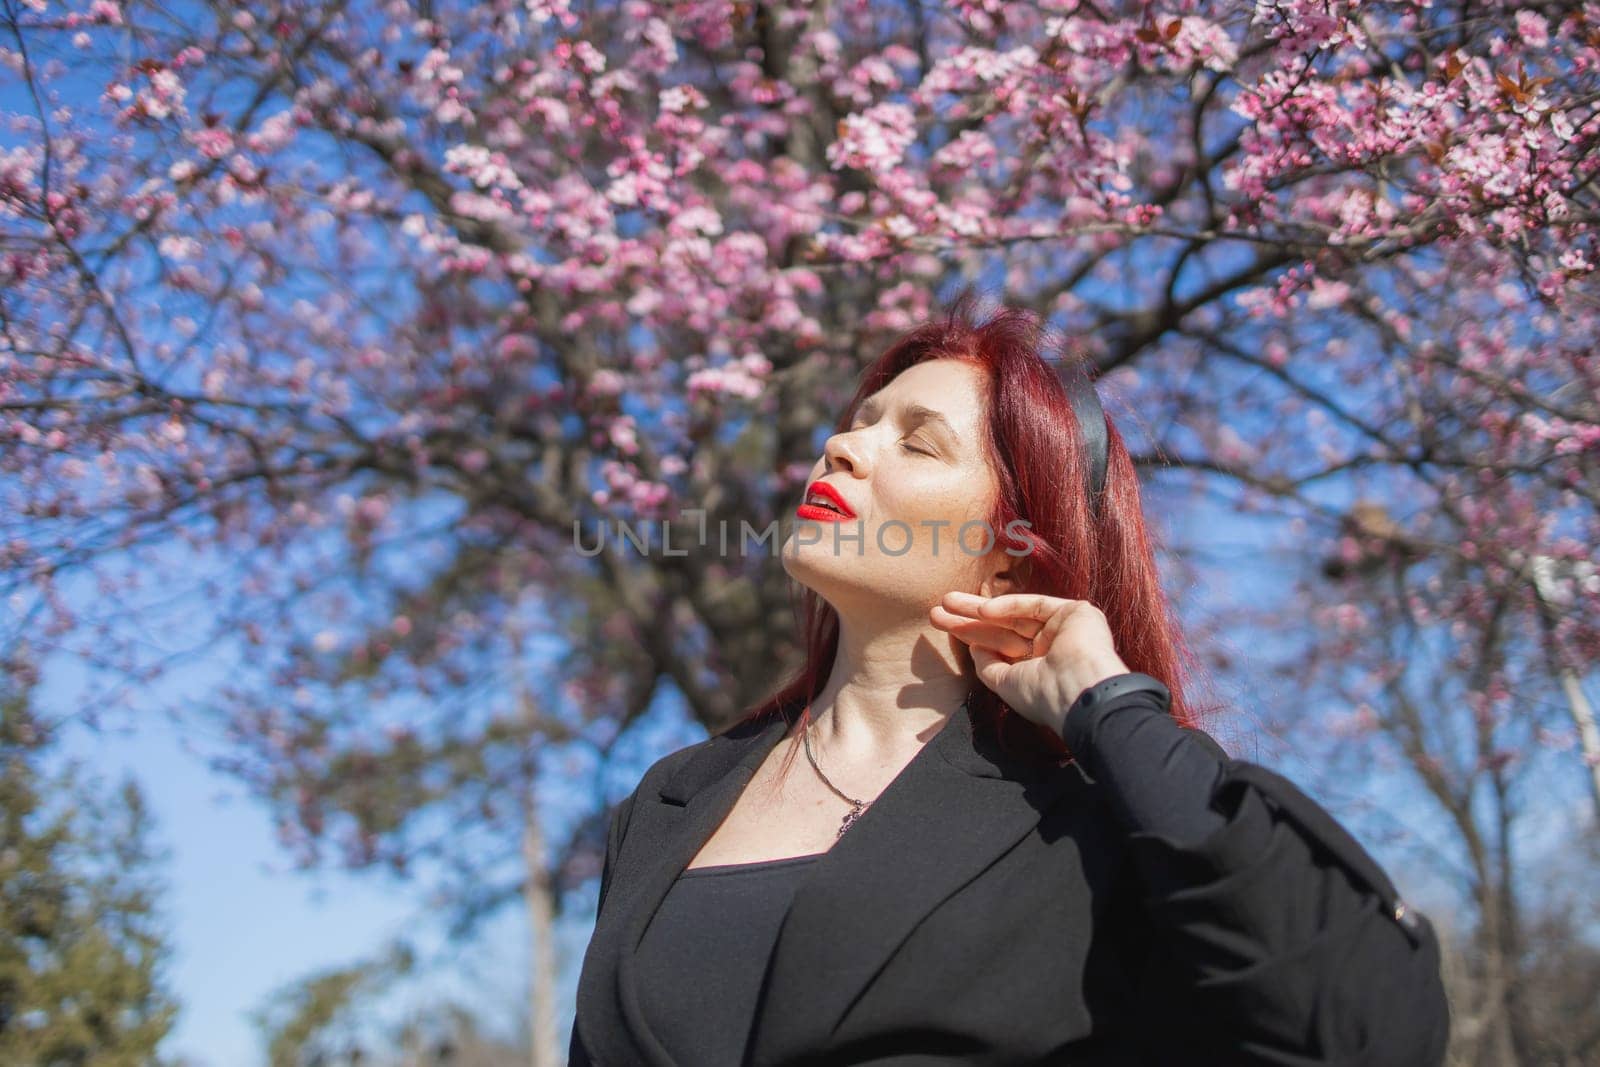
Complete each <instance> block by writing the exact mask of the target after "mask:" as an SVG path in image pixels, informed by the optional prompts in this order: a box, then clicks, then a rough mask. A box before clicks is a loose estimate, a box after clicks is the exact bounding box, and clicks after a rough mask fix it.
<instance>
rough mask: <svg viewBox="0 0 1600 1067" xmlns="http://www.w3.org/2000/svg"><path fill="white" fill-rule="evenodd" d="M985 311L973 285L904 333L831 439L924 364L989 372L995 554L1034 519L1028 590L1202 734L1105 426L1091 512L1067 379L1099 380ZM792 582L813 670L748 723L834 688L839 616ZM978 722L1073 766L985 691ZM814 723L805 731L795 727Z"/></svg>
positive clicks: (1024, 313) (1176, 640)
mask: <svg viewBox="0 0 1600 1067" xmlns="http://www.w3.org/2000/svg"><path fill="white" fill-rule="evenodd" d="M978 299H979V298H978V294H977V293H976V291H975V290H974V289H973V288H972V287H971V286H968V287H966V288H964V289H963V290H962V291H961V292H960V294H959V295H958V296H957V297H956V298H955V300H954V301H952V302H951V303H950V304H949V305H948V306H947V308H946V310H945V313H944V314H943V315H942V316H941V317H939V318H936V319H934V320H932V321H929V322H926V323H924V324H922V325H920V326H917V327H915V328H913V329H912V330H910V331H908V332H907V333H905V334H903V335H902V336H901V337H900V338H899V339H898V340H897V341H896V342H895V343H894V344H893V345H891V346H890V347H889V348H888V349H887V350H886V351H885V352H884V353H883V354H882V355H881V356H879V357H878V358H877V359H876V360H875V361H873V363H872V364H871V365H869V366H868V367H867V368H866V370H865V371H864V372H863V374H862V377H861V381H860V384H859V385H858V386H857V388H856V391H855V395H854V396H853V397H852V398H851V400H850V403H849V404H848V406H847V407H846V408H845V410H844V412H843V413H842V414H841V415H840V416H839V419H838V421H837V423H836V424H835V431H836V432H839V433H843V432H845V431H847V430H848V429H849V427H850V426H851V424H852V423H853V421H854V419H855V413H856V408H857V407H858V406H859V405H860V404H861V402H862V401H863V400H865V399H866V398H867V397H869V396H871V395H872V394H873V393H875V392H877V391H878V390H879V389H881V388H883V387H884V385H886V384H887V383H888V382H890V381H891V380H893V379H894V378H895V376H897V375H898V374H900V373H901V372H902V371H904V370H906V369H907V368H908V367H912V366H915V365H916V364H918V363H921V362H923V361H924V360H930V359H960V360H965V361H967V362H969V363H973V364H976V365H977V366H979V367H981V368H983V370H984V371H985V375H984V377H985V379H986V381H987V397H986V409H987V414H988V420H987V421H988V431H989V432H988V435H987V440H986V442H985V446H984V447H985V451H986V453H987V457H988V461H989V466H990V468H991V470H992V471H993V473H994V477H995V480H996V484H997V486H998V490H999V492H998V494H997V498H996V502H995V505H994V511H993V513H992V514H991V515H990V516H989V519H988V522H989V529H991V530H995V531H997V535H996V543H997V544H1001V545H1003V544H1007V543H1009V544H1012V545H1013V546H1015V544H1016V542H1015V541H1009V542H1007V541H1002V540H1000V538H1001V537H1002V536H1005V537H1010V535H1009V533H1006V534H1002V533H1000V532H1001V531H1007V530H1008V529H1009V527H1008V524H1009V523H1010V522H1012V521H1013V520H1015V519H1022V520H1026V521H1027V523H1028V526H1027V528H1026V534H1027V535H1029V536H1030V537H1031V540H1032V548H1031V550H1030V552H1029V554H1028V555H1027V556H1024V557H1017V558H1018V559H1019V561H1023V562H1024V563H1025V570H1024V572H1023V579H1022V584H1023V589H1024V590H1025V591H1027V592H1035V593H1046V594H1049V595H1052V596H1059V597H1066V598H1070V599H1075V600H1087V601H1089V602H1091V603H1093V604H1095V605H1097V606H1098V607H1099V608H1100V609H1101V610H1102V611H1103V612H1105V615H1106V619H1107V622H1108V623H1109V625H1110V627H1111V631H1112V636H1113V638H1114V639H1115V643H1116V649H1117V653H1118V655H1120V656H1121V657H1122V660H1123V662H1125V663H1127V664H1128V666H1129V667H1130V668H1132V669H1133V670H1136V671H1143V672H1144V673H1146V674H1149V675H1152V676H1154V677H1156V678H1159V679H1160V680H1161V681H1162V682H1163V683H1165V684H1166V686H1167V687H1168V689H1170V690H1171V691H1172V706H1171V713H1172V715H1173V717H1174V718H1176V719H1177V720H1178V722H1179V723H1180V724H1182V725H1184V726H1198V725H1199V722H1198V718H1197V714H1196V712H1195V710H1194V709H1193V708H1192V707H1191V705H1190V703H1189V701H1188V700H1187V699H1186V695H1185V694H1186V688H1187V685H1188V683H1189V682H1191V680H1192V676H1193V675H1194V674H1196V673H1197V658H1196V657H1195V655H1194V653H1193V652H1192V651H1191V650H1190V649H1189V647H1188V646H1187V644H1186V643H1185V642H1184V640H1183V637H1182V632H1181V629H1180V627H1179V625H1178V621H1177V618H1176V615H1175V614H1174V613H1173V611H1172V608H1171V606H1170V605H1169V603H1168V601H1167V598H1166V595H1165V593H1164V592H1163V591H1162V588H1161V580H1160V574H1159V572H1158V570H1157V567H1156V561H1155V553H1154V551H1153V548H1152V543H1151V536H1150V533H1149V530H1148V528H1147V527H1146V524H1145V519H1144V511H1143V507H1142V505H1141V501H1140V493H1139V482H1138V477H1137V475H1136V473H1135V471H1134V466H1133V460H1132V458H1131V457H1130V456H1129V455H1128V450H1127V448H1126V447H1125V445H1124V444H1123V440H1122V435H1121V434H1120V433H1119V432H1118V431H1117V427H1116V424H1115V423H1114V422H1113V421H1112V420H1111V418H1110V417H1109V415H1108V416H1107V419H1106V423H1107V426H1106V429H1107V435H1108V438H1109V441H1108V448H1107V457H1106V478H1105V489H1104V494H1103V496H1102V498H1101V500H1100V501H1099V511H1098V514H1095V513H1093V512H1092V511H1091V509H1090V506H1089V505H1090V501H1089V496H1088V491H1087V488H1086V480H1087V475H1086V473H1085V471H1086V468H1087V464H1088V458H1087V455H1086V452H1085V449H1084V448H1083V445H1082V435H1081V434H1080V433H1079V429H1078V420H1077V418H1076V416H1075V415H1074V413H1073V408H1072V403H1071V401H1070V399H1069V397H1068V393H1067V388H1066V386H1065V385H1064V384H1063V379H1062V377H1061V373H1062V370H1065V371H1068V372H1071V371H1073V370H1074V369H1075V368H1081V370H1082V372H1083V373H1088V374H1090V376H1091V378H1092V377H1093V373H1092V368H1090V367H1088V366H1087V365H1086V364H1085V363H1084V357H1083V356H1082V355H1081V353H1080V352H1079V351H1078V350H1077V349H1075V348H1074V347H1073V346H1071V345H1069V344H1067V343H1065V342H1063V341H1059V340H1057V339H1055V338H1054V337H1052V336H1051V335H1050V333H1049V332H1048V331H1047V330H1045V328H1044V327H1043V325H1042V324H1041V323H1040V322H1039V320H1038V318H1037V317H1036V316H1035V315H1034V314H1033V313H1032V312H1031V311H1029V310H1027V309H1024V308H1016V307H1008V306H1001V307H1000V308H998V309H997V310H995V311H994V313H993V314H991V315H990V316H988V317H987V318H985V319H983V320H982V321H978V320H977V318H976V313H977V312H976V306H977V302H978ZM1061 365H1064V366H1062V369H1061V370H1058V366H1061ZM796 584H797V587H798V589H799V590H800V592H799V595H798V602H797V605H796V615H797V620H798V621H799V622H800V626H801V634H800V636H801V640H802V642H803V644H804V647H805V661H804V663H803V665H802V666H801V668H800V669H799V670H798V672H796V673H795V674H794V676H793V677H791V678H789V679H788V680H787V681H785V682H783V683H781V684H780V685H779V687H778V688H777V689H776V690H775V691H774V692H773V694H772V695H771V696H769V697H767V698H766V699H764V700H763V701H761V702H760V703H759V704H758V705H756V707H755V708H753V709H752V710H751V711H750V712H749V713H748V714H747V715H746V716H744V719H746V720H749V719H761V718H764V717H766V716H768V715H771V714H774V713H777V712H778V711H779V709H785V708H802V709H803V710H802V713H801V714H802V720H809V718H810V703H811V700H812V699H813V698H815V697H816V695H817V693H819V692H820V691H821V689H822V687H823V686H824V685H825V684H826V683H827V679H828V673H829V671H830V670H831V669H832V666H833V660H834V655H835V652H836V651H837V649H838V643H839V616H838V613H837V612H836V611H835V610H834V609H833V607H832V606H831V605H829V604H828V603H827V601H825V600H823V599H822V597H820V596H818V595H817V594H816V593H815V592H814V591H812V590H810V589H807V588H805V587H803V586H798V583H796ZM972 712H973V719H974V724H975V726H977V725H982V726H984V727H986V728H990V729H992V730H993V731H994V732H995V734H996V735H997V736H998V737H999V738H1000V739H1001V743H1002V744H1003V745H1006V746H1007V747H1011V746H1015V745H1019V744H1020V745H1022V746H1024V747H1025V748H1027V749H1029V750H1031V751H1033V752H1036V753H1040V752H1042V754H1043V755H1044V756H1046V757H1047V758H1048V757H1053V758H1055V759H1056V760H1057V761H1058V762H1059V761H1061V760H1065V759H1070V758H1071V755H1072V754H1071V752H1070V751H1069V750H1068V747H1067V745H1066V744H1065V742H1063V741H1062V740H1061V738H1060V737H1058V736H1057V735H1056V734H1055V733H1054V732H1052V731H1051V730H1049V729H1047V728H1045V727H1043V726H1040V725H1038V724H1036V723H1033V722H1032V721H1031V720H1028V719H1026V718H1024V717H1023V716H1022V715H1021V714H1020V713H1018V712H1015V711H1012V710H1011V709H1010V708H1009V707H1007V706H1006V704H1005V703H1004V702H1003V701H1002V700H1001V699H1000V698H999V697H998V696H997V695H996V694H995V693H994V692H993V691H992V690H990V689H989V688H988V687H986V686H984V685H983V684H982V683H978V684H977V685H976V688H975V691H974V695H973V697H972ZM806 725H808V721H802V723H801V728H802V729H803V728H804V727H805V726H806ZM789 755H790V757H791V758H792V757H793V755H794V753H793V750H791V751H790V753H789Z"/></svg>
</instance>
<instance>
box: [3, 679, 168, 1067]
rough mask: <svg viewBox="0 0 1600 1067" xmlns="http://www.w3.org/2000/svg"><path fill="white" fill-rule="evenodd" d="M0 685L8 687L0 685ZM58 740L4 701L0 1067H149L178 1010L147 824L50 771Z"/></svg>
mask: <svg viewBox="0 0 1600 1067" xmlns="http://www.w3.org/2000/svg"><path fill="white" fill-rule="evenodd" d="M0 684H3V681H0ZM54 740H55V738H54V732H53V730H52V728H51V727H50V726H49V725H47V724H46V723H44V722H42V721H41V720H40V719H39V718H38V717H37V716H36V715H35V714H34V712H33V710H32V709H31V707H30V705H29V701H28V698H27V695H26V694H23V693H18V692H17V691H16V690H15V689H14V688H13V687H12V686H10V685H5V686H4V689H3V691H0V1063H3V1064H6V1065H7V1067H148V1065H150V1064H153V1063H159V1062H161V1061H160V1060H159V1059H158V1057H157V1055H156V1047H157V1045H159V1044H160V1043H161V1041H162V1040H163V1039H164V1038H165V1037H166V1035H167V1033H168V1031H169V1030H170V1029H171V1027H172V1023H173V1020H174V1017H175V1016H176V1014H177V1005H176V1003H175V1002H174V1001H173V1000H172V999H171V997H170V996H169V994H168V992H167V989H166V987H165V981H164V975H163V974H162V968H163V965H164V963H165V961H166V960H167V958H168V957H169V955H170V946H169V945H168V943H167V941H166V938H165V931H164V929H163V925H162V920H161V916H160V915H159V914H158V910H157V905H158V899H159V895H160V891H161V887H160V884H159V882H158V881H157V879H156V877H155V873H154V872H155V868H156V866H157V865H158V863H159V861H160V859H161V857H160V856H159V855H158V854H157V853H156V852H155V851H154V849H153V847H152V844H151V841H150V835H151V823H150V815H149V812H148V810H147V809H146V807H145V802H144V798H143V796H142V795H141V793H140V792H139V789H138V787H137V786H136V785H135V784H134V783H133V782H131V781H128V782H125V783H124V784H123V785H122V787H121V788H120V789H119V790H117V791H115V792H114V793H111V794H109V795H106V796H103V797H102V796H97V795H96V792H95V791H94V790H93V789H91V788H90V787H89V783H86V782H84V781H83V780H82V779H81V776H80V774H79V772H78V770H77V769H76V768H75V767H68V768H66V769H65V770H58V771H52V770H51V769H50V768H49V766H48V756H49V752H50V748H51V747H52V745H53V743H54Z"/></svg>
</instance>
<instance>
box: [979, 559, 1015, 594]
mask: <svg viewBox="0 0 1600 1067" xmlns="http://www.w3.org/2000/svg"><path fill="white" fill-rule="evenodd" d="M1021 591H1022V585H1021V573H1020V568H1018V567H1017V566H1015V565H1012V566H1010V567H1006V568H1003V569H1002V570H998V571H994V572H992V573H990V574H989V576H988V577H986V578H984V580H983V581H982V582H980V583H979V585H978V593H979V595H980V596H986V597H988V596H1001V595H1003V594H1005V593H1019V592H1021Z"/></svg>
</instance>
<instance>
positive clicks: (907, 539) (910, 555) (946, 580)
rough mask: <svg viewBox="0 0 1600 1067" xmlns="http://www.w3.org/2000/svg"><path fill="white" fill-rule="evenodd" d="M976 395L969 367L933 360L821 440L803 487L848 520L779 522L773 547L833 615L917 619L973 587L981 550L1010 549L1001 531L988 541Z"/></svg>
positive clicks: (981, 384)
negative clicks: (821, 491)
mask: <svg viewBox="0 0 1600 1067" xmlns="http://www.w3.org/2000/svg"><path fill="white" fill-rule="evenodd" d="M985 389H986V380H985V375H984V372H983V370H982V369H980V368H979V367H976V366H974V365H972V364H970V363H966V362H963V361H960V360H954V359H936V360H930V361H928V362H926V363H919V364H917V365H916V366H913V367H911V368H909V369H907V370H906V371H904V372H902V373H901V374H900V375H899V376H898V377H896V378H895V379H894V380H893V381H891V382H889V384H888V385H886V386H884V387H883V388H882V389H880V390H879V391H878V392H877V393H875V394H874V395H872V396H870V397H868V398H867V399H866V400H865V401H863V403H862V405H861V407H860V408H859V410H858V411H857V413H856V416H855V419H854V422H853V424H852V426H851V428H850V429H849V430H848V431H847V432H845V433H839V434H834V435H833V436H832V437H830V438H829V439H828V442H827V444H826V445H825V446H824V448H823V455H822V459H821V460H820V461H819V462H818V463H817V464H816V465H815V466H814V467H813V468H812V470H811V475H810V477H809V478H808V479H807V483H806V484H807V486H808V487H809V486H811V485H812V484H813V483H816V482H822V483H824V484H826V485H828V486H831V487H832V488H833V489H835V490H836V491H837V492H838V495H839V496H840V497H841V498H843V500H844V503H845V504H846V505H847V506H848V508H849V509H850V510H851V511H853V512H854V516H853V517H849V518H844V519H843V520H842V521H833V519H832V518H831V517H830V518H829V519H822V520H820V521H818V520H816V519H806V518H804V517H803V516H802V517H801V518H798V519H794V518H793V514H792V513H791V514H790V516H786V521H790V520H792V521H793V522H794V528H793V529H792V530H790V531H789V532H788V536H787V537H786V538H785V540H784V543H783V548H782V558H783V567H784V570H785V571H787V572H788V574H789V575H790V576H791V577H792V578H794V579H795V580H796V581H798V582H800V583H801V584H803V585H805V586H807V587H808V588H810V589H813V590H815V591H816V593H817V594H818V595H819V596H821V597H822V598H823V599H824V600H826V601H827V602H828V603H829V604H831V605H832V606H833V607H834V608H835V610H838V611H840V612H841V613H843V612H846V611H860V610H872V609H874V608H877V609H879V610H881V609H882V608H884V607H891V608H893V609H894V610H896V611H897V612H898V611H899V610H901V609H911V610H915V611H919V612H925V611H926V610H927V609H928V608H929V607H930V606H932V605H933V604H934V603H936V602H938V600H939V598H940V597H941V596H943V595H944V594H945V593H946V592H948V591H950V590H952V589H963V590H967V591H974V590H975V589H976V586H977V582H978V581H979V579H980V577H981V575H982V573H983V565H984V559H983V557H984V555H985V550H986V549H987V550H989V554H990V555H992V554H993V553H994V552H998V551H1002V550H1003V549H1004V548H1005V547H1006V546H1007V545H1008V544H1011V545H1013V547H1014V546H1015V542H1011V541H1008V540H1007V537H1006V531H1005V530H1003V529H998V530H993V531H992V539H993V543H992V544H991V543H990V542H991V531H990V528H989V526H988V517H989V512H990V509H991V507H992V506H993V503H994V494H995V491H996V487H995V481H994V475H993V472H992V471H991V470H990V469H989V465H988V462H987V460H986V458H985V454H984V448H985V444H984V440H985V424H984V419H985V418H986V414H987V411H986V407H985V403H984V393H985ZM803 514H811V515H816V514H817V513H815V512H805V513H803ZM967 522H971V523H972V525H971V526H969V527H968V528H967V530H966V532H965V534H964V535H963V534H962V532H961V526H962V524H963V523H967ZM858 535H859V537H858ZM958 537H960V538H961V541H960V542H958V540H957V539H958ZM963 544H964V545H965V547H964V548H963V547H962V546H963Z"/></svg>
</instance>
